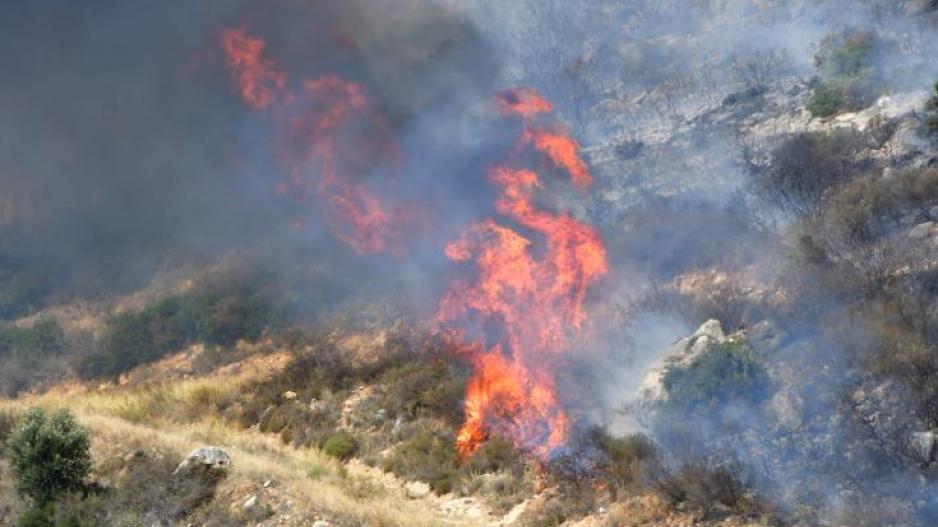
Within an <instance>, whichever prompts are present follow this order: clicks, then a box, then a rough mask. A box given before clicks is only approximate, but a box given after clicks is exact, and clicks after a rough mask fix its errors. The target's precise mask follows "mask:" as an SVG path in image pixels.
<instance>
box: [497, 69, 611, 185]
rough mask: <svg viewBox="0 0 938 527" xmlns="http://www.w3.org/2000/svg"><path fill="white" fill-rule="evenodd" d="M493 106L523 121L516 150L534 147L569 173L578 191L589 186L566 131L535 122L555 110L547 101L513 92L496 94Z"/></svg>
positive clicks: (525, 90) (533, 93) (521, 91)
mask: <svg viewBox="0 0 938 527" xmlns="http://www.w3.org/2000/svg"><path fill="white" fill-rule="evenodd" d="M495 102H496V103H497V104H498V107H499V110H500V111H501V112H502V114H503V115H509V116H512V115H513V116H518V117H521V118H522V120H523V121H524V132H523V133H522V134H521V139H520V141H519V147H521V148H523V147H524V146H526V145H531V146H533V147H534V149H535V150H537V151H539V152H541V153H543V154H544V155H546V156H547V158H548V159H550V160H551V162H553V164H554V165H555V166H557V167H559V168H561V169H562V170H564V171H566V172H567V173H569V174H570V177H571V178H572V180H573V184H574V185H576V186H577V187H580V188H586V187H589V186H590V185H591V184H592V182H593V177H592V176H591V175H590V173H589V169H588V168H587V167H586V163H585V162H584V161H583V160H582V159H581V158H580V154H579V150H580V145H579V144H578V143H577V142H576V140H575V139H573V138H572V137H570V135H569V133H568V132H567V130H566V129H565V128H564V127H562V126H552V127H546V126H543V125H538V124H537V123H536V122H535V117H537V116H538V115H540V114H544V113H549V112H551V111H552V110H553V109H554V106H553V105H552V104H551V103H550V101H548V100H546V99H544V98H543V97H542V96H541V95H540V94H539V93H537V92H536V91H534V90H532V89H530V88H515V89H512V90H505V91H502V92H500V93H498V94H497V95H496V96H495Z"/></svg>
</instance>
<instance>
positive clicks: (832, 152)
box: [751, 129, 866, 220]
mask: <svg viewBox="0 0 938 527" xmlns="http://www.w3.org/2000/svg"><path fill="white" fill-rule="evenodd" d="M865 146H866V138H865V137H863V136H862V135H861V134H859V133H858V132H855V131H853V130H852V129H846V130H837V131H834V132H832V133H830V134H826V133H799V134H795V135H792V136H791V137H789V138H787V139H786V140H785V141H784V142H782V143H781V144H780V145H779V146H778V147H777V148H776V149H775V150H774V151H773V152H772V162H771V164H769V165H768V166H754V167H753V178H752V181H751V189H752V191H753V192H754V194H755V195H756V196H757V197H758V198H759V199H760V200H761V201H762V202H763V203H765V204H767V205H769V206H771V207H772V208H775V209H777V210H779V211H781V212H782V213H784V214H786V215H790V216H793V217H795V218H799V219H806V220H816V219H818V218H820V217H821V216H822V215H823V213H824V212H825V198H826V197H827V194H828V192H829V191H830V190H831V189H833V188H835V187H837V186H839V185H842V184H844V183H846V182H847V181H850V180H851V179H852V178H853V177H855V176H856V175H857V174H858V173H861V172H862V171H863V170H865V168H866V163H865V162H864V161H862V160H860V159H858V154H859V153H860V151H861V150H862V149H863V148H864V147H865Z"/></svg>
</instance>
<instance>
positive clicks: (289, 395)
mask: <svg viewBox="0 0 938 527" xmlns="http://www.w3.org/2000/svg"><path fill="white" fill-rule="evenodd" d="M280 397H282V398H283V400H285V401H293V400H295V399H296V392H294V391H286V392H283V394H282V395H281V396H280Z"/></svg>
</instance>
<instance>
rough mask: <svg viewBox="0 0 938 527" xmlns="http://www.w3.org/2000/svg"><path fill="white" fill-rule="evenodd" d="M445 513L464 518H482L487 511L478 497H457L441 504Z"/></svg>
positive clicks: (441, 508)
mask: <svg viewBox="0 0 938 527" xmlns="http://www.w3.org/2000/svg"><path fill="white" fill-rule="evenodd" d="M440 510H441V511H443V514H445V515H447V516H453V517H462V518H481V517H482V516H484V515H485V511H484V509H483V507H482V504H481V503H480V502H479V500H478V498H472V497H467V498H455V499H452V500H447V501H445V502H443V503H441V504H440Z"/></svg>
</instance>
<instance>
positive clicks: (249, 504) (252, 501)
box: [241, 494, 257, 511]
mask: <svg viewBox="0 0 938 527" xmlns="http://www.w3.org/2000/svg"><path fill="white" fill-rule="evenodd" d="M256 506H257V494H251V497H250V498H248V499H246V500H244V504H243V505H242V506H241V508H243V509H244V510H246V511H249V510H252V509H253V508H254V507H256Z"/></svg>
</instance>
